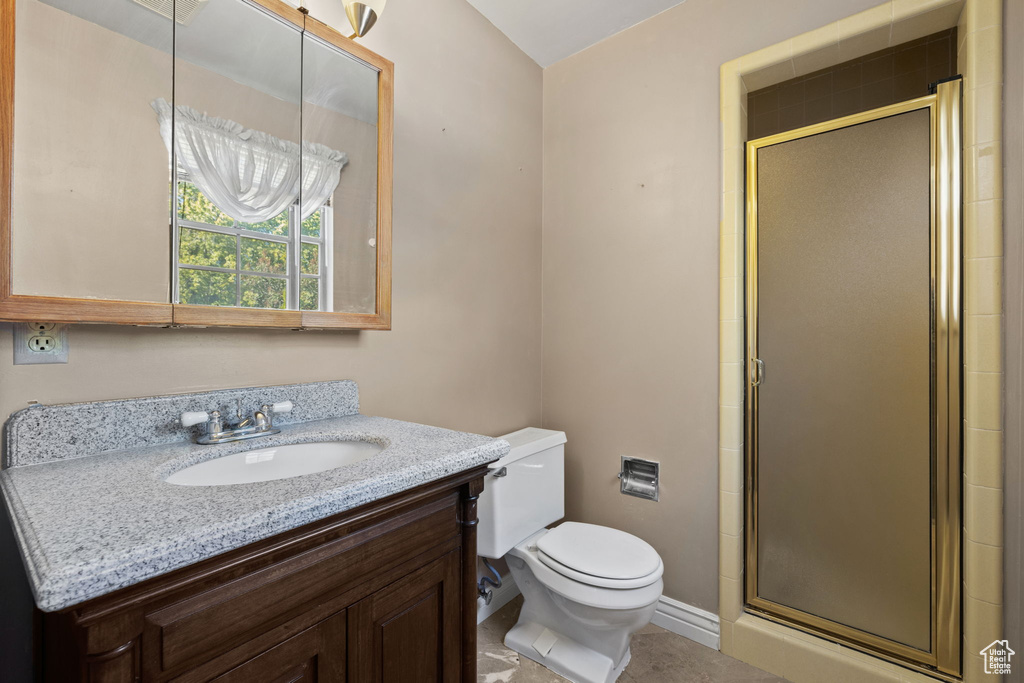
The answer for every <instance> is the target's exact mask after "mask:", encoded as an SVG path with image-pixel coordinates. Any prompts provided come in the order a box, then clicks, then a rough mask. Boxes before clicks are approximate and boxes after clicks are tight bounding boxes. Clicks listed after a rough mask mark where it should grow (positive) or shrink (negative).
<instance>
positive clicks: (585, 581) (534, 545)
mask: <svg viewBox="0 0 1024 683" xmlns="http://www.w3.org/2000/svg"><path fill="white" fill-rule="evenodd" d="M566 526H570V527H572V526H577V527H592V526H593V525H575V524H574V523H572V522H567V523H566V524H563V525H562V526H561V527H557V528H556V529H554V530H553V531H548V530H547V529H545V530H543V531H540V532H538V533H536V534H534V535H533V536H530V537H529V538H528V539H526V540H525V541H523V542H522V543H520V544H519V545H517V546H516V547H515V548H513V549H512V550H511V551H510V552H509V553H508V554H507V555H506V556H505V557H506V560H507V561H508V565H509V569H511V571H512V576H513V578H514V579H515V582H516V585H517V586H518V587H519V590H520V591H521V592H522V594H523V608H522V611H521V612H520V614H519V621H518V622H517V623H516V625H515V626H514V627H513V628H512V630H511V631H509V632H508V634H507V635H506V636H505V644H506V645H507V646H508V647H510V648H511V649H513V650H515V651H516V652H518V653H520V654H521V655H523V656H525V657H528V658H529V659H532V660H534V661H536V662H538V663H540V664H542V665H544V666H546V667H547V668H548V669H551V670H552V671H554V672H555V673H557V674H560V675H562V676H564V677H566V678H568V679H569V680H571V681H574V682H575V683H612V681H615V680H616V679H617V678H618V677H619V674H621V673H622V670H623V669H625V668H626V665H627V664H629V657H630V651H629V641H630V638H631V637H632V635H633V634H634V633H635V632H636V631H639V630H640V629H641V628H643V627H644V626H646V625H647V624H648V623H649V622H650V620H651V617H653V616H654V611H655V609H656V607H657V604H658V598H659V597H661V592H662V587H663V583H662V579H661V575H662V572H663V570H664V566H663V565H662V563H661V559H660V558H659V557H658V556H657V553H655V552H654V549H653V548H651V549H650V553H651V554H653V556H654V559H655V560H656V561H655V562H654V566H655V569H654V570H653V571H649V572H647V573H646V574H641V575H639V576H633V577H630V578H628V579H615V578H609V577H606V576H599V575H591V574H585V573H583V572H580V571H579V570H577V569H574V568H572V567H566V566H565V565H562V564H561V563H559V562H558V561H557V560H555V559H554V558H552V557H550V556H549V555H547V554H546V553H544V552H543V551H542V550H541V549H540V548H539V547H538V542H543V540H544V537H545V536H548V535H550V534H552V533H554V532H555V531H558V530H559V529H562V528H563V527H566ZM598 530H599V531H605V532H613V533H614V534H623V532H620V531H616V530H614V529H608V528H606V527H593V529H592V531H598ZM623 535H624V536H628V534H623ZM630 538H633V539H634V540H636V541H639V539H636V538H635V537H630ZM640 542H641V543H642V541H640ZM644 545H646V544H644ZM647 547H648V548H650V546H647ZM603 549H604V550H606V551H607V552H608V554H609V555H614V554H616V553H617V552H619V550H620V548H619V546H616V545H614V544H609V545H607V546H605V547H604V548H603ZM620 557H621V556H620ZM563 568H565V569H567V570H568V571H566V572H564V573H563V571H562V569H563ZM590 569H591V571H594V572H599V573H610V572H608V571H603V570H601V569H600V568H599V567H597V566H591V567H590ZM567 574H568V575H567ZM616 582H619V584H620V585H621V587H615V583H616Z"/></svg>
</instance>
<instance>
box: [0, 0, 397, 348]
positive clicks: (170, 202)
mask: <svg viewBox="0 0 1024 683" xmlns="http://www.w3.org/2000/svg"><path fill="white" fill-rule="evenodd" d="M0 4H2V6H3V8H4V15H5V16H13V17H15V21H13V22H6V23H5V24H4V26H3V27H2V28H0V31H2V47H0V101H2V103H3V104H2V106H0V117H2V121H0V124H2V131H0V200H3V205H4V206H5V207H9V210H5V211H4V213H3V215H2V216H0V319H2V320H11V321H19V320H20V321H33V320H46V321H54V322H103V323H122V324H152V325H196V326H199V325H202V326H268V327H286V328H300V327H313V328H330V327H338V328H347V329H390V303H391V302H390V297H391V290H390V282H391V273H390V269H391V140H392V116H393V115H392V82H393V80H392V79H393V66H392V64H391V63H390V62H389V61H387V60H386V59H383V58H382V57H380V56H379V55H376V54H374V53H372V52H370V51H369V50H367V49H365V48H363V47H362V46H360V45H358V44H356V43H354V42H352V41H350V40H348V39H347V38H345V37H343V36H342V35H340V34H339V33H337V32H336V31H334V30H333V29H332V28H330V27H328V26H326V25H325V24H323V23H321V22H319V21H317V20H316V19H313V18H312V17H309V16H307V15H306V14H304V13H302V12H300V11H299V10H296V9H294V8H292V7H290V6H288V5H286V4H284V3H282V2H279V1H278V0H200V1H199V2H189V3H184V2H177V3H175V2H171V1H170V0H93V1H92V2H89V3H82V2H77V1H76V0H0ZM172 8H173V9H172ZM172 12H174V13H176V14H175V16H174V17H173V19H172V16H171V14H172ZM12 48H13V49H12Z"/></svg>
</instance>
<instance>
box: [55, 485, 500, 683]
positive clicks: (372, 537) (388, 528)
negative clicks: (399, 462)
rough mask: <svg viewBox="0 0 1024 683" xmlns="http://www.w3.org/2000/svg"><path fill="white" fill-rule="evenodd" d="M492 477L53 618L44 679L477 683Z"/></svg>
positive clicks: (210, 562)
mask: <svg viewBox="0 0 1024 683" xmlns="http://www.w3.org/2000/svg"><path fill="white" fill-rule="evenodd" d="M484 472H485V468H476V469H474V470H471V471H467V472H464V473H460V474H457V475H453V476H451V477H448V478H447V479H443V480H440V481H436V482H432V483H430V484H425V485H423V486H420V487H418V488H415V489H412V490H410V491H406V492H404V493H401V494H398V495H394V496H391V497H389V498H386V499H383V500H379V501H376V502H374V503H370V504H368V505H365V506H362V507H359V508H356V509H354V510H350V511H347V512H344V513H341V514H338V515H335V516H333V517H329V518H326V519H323V520H320V521H317V522H313V523H311V524H307V525H305V526H302V527H299V528H297V529H294V530H292V531H289V532H286V533H283V534H279V535H277V536H273V537H271V538H268V539H264V540H262V541H259V542H257V543H254V544H252V545H249V546H246V547H243V548H239V549H237V550H233V551H230V552H227V553H224V554H223V555H218V556H216V557H212V558H209V559H206V560H203V561H201V562H198V563H196V564H193V565H190V566H187V567H184V568H182V569H178V570H175V571H173V572H170V573H168V574H165V575H162V576H158V577H155V578H153V579H149V580H147V581H144V582H142V583H139V584H136V585H134V586H129V587H127V588H124V589H121V590H119V591H116V592H114V593H111V594H108V595H105V596H102V597H99V598H96V599H93V600H90V601H88V602H85V603H82V604H81V605H77V606H75V607H72V608H69V609H67V610H65V611H62V612H54V613H47V614H42V615H41V616H42V618H41V624H42V629H41V630H42V634H41V648H40V651H41V657H40V658H41V662H40V669H41V674H42V679H43V680H44V681H47V682H50V681H54V682H56V681H60V682H61V683H64V682H66V681H90V682H94V683H129V682H133V681H161V682H163V681H174V682H175V683H198V682H200V681H217V682H218V683H229V682H230V683H243V682H244V683H262V682H266V683H272V682H273V683H276V682H278V681H280V682H282V683H284V682H289V683H290V682H293V681H316V682H317V683H336V682H339V681H347V682H349V683H432V682H435V681H436V682H448V681H462V682H463V683H473V682H474V681H475V679H476V590H475V586H476V501H477V496H478V495H479V493H480V491H481V490H482V489H483V474H484Z"/></svg>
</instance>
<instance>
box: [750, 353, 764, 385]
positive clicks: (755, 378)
mask: <svg viewBox="0 0 1024 683" xmlns="http://www.w3.org/2000/svg"><path fill="white" fill-rule="evenodd" d="M763 381H764V361H763V360H761V359H760V358H754V359H752V361H751V364H750V384H751V385H752V386H755V387H759V386H761V382H763Z"/></svg>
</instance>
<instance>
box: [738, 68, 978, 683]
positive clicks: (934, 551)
mask: <svg viewBox="0 0 1024 683" xmlns="http://www.w3.org/2000/svg"><path fill="white" fill-rule="evenodd" d="M920 110H927V111H928V113H929V118H930V133H931V134H930V171H929V172H930V184H931V188H930V211H931V213H930V238H929V240H930V252H929V265H930V269H931V273H930V287H931V292H930V294H931V311H930V316H931V359H930V391H931V396H930V402H931V435H930V437H931V438H930V451H931V452H930V458H931V460H930V470H931V472H930V487H931V502H930V510H929V512H928V515H929V517H930V552H931V561H930V584H931V585H930V619H931V621H930V642H929V644H928V646H927V647H920V646H912V645H908V644H906V643H904V642H897V641H895V640H893V639H890V638H886V637H882V636H879V635H877V634H875V633H871V632H869V631H866V630H863V629H860V628H856V627H853V626H850V625H847V624H843V623H839V622H838V621H835V620H831V619H828V618H824V617H822V616H819V615H816V614H812V613H810V612H808V611H804V610H801V609H797V608H794V607H792V606H789V605H785V604H780V603H779V602H775V601H772V600H770V599H767V598H766V597H764V596H762V595H759V592H758V560H759V554H758V531H759V529H758V503H759V500H758V479H759V477H758V434H759V423H758V418H759V414H758V412H759V411H758V401H759V391H760V389H759V384H760V382H761V380H762V379H764V378H765V377H767V378H770V377H771V370H770V368H769V370H768V372H767V373H765V371H764V365H763V364H762V362H761V360H760V359H761V356H760V355H759V353H760V349H759V336H758V330H759V320H758V313H759V309H758V154H759V152H760V151H762V150H765V149H766V148H769V147H772V146H774V145H779V144H781V143H785V142H789V141H794V140H799V139H802V138H809V137H811V136H816V135H820V134H822V133H828V132H832V131H838V130H840V129H844V128H849V127H851V126H858V125H860V124H865V123H869V122H873V121H879V120H882V119H886V118H889V117H895V116H898V115H900V114H905V113H909V112H915V111H920ZM961 145H962V143H961V82H960V80H959V78H957V79H953V80H950V81H947V82H943V83H939V84H938V85H937V86H936V88H935V93H934V94H932V95H929V96H927V97H921V98H917V99H914V100H910V101H907V102H902V103H898V104H894V105H890V106H886V107H882V108H879V109H874V110H871V111H867V112H863V113H858V114H854V115H851V116H846V117H843V118H840V119H835V120H832V121H827V122H824V123H820V124H816V125H812V126H807V127H805V128H800V129H797V130H793V131H787V132H784V133H780V134H777V135H773V136H769V137H766V138H761V139H758V140H753V141H750V142H748V143H747V146H746V147H747V148H746V192H747V195H746V197H747V214H746V219H747V233H746V285H747V289H746V321H747V322H746V324H747V330H746V342H747V360H746V369H747V380H746V384H745V387H746V389H745V408H746V410H745V412H746V439H745V456H746V471H745V490H746V495H745V505H746V524H745V527H744V537H745V539H744V540H745V557H746V563H745V565H746V566H745V584H744V586H745V602H746V608H747V609H748V610H750V611H753V612H756V613H757V614H759V615H760V616H765V617H768V618H770V619H772V620H775V621H779V622H782V623H785V624H787V625H790V626H793V627H796V628H799V629H801V630H804V631H807V632H810V633H813V634H815V635H819V636H821V637H824V638H828V639H831V640H833V641H836V642H840V643H842V644H844V645H847V646H851V647H854V648H856V649H860V650H862V651H867V652H870V653H872V654H876V655H879V656H882V657H883V658H886V659H889V660H891V661H896V662H899V663H902V664H905V665H909V666H911V667H914V668H918V669H921V670H925V671H927V672H929V673H931V674H933V675H937V676H938V677H940V678H946V679H954V678H956V677H958V676H959V675H960V672H961V658H962V654H961V612H962V610H961V472H962V464H961V463H962V457H961V451H962V446H961V442H962V431H961V429H962V426H961V410H962V399H961V385H962V377H961V372H962V365H961V354H962V349H961V345H962V344H961V315H962V312H961V308H962V298H961V297H962V293H961V281H962V274H961V168H962V165H961V164H962V161H961V159H962V150H961ZM852 256H853V255H851V257H852ZM767 381H770V379H768V380H767ZM837 390H839V388H837ZM853 523H859V520H853Z"/></svg>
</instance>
